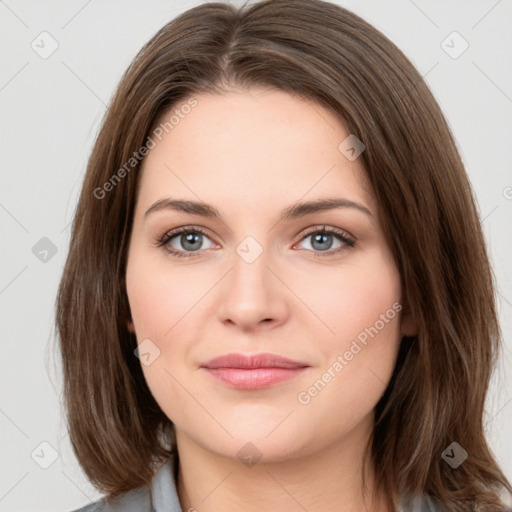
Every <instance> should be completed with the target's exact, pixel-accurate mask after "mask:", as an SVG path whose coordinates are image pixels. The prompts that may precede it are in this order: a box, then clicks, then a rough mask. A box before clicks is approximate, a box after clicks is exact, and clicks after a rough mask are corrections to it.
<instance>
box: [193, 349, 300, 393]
mask: <svg viewBox="0 0 512 512" xmlns="http://www.w3.org/2000/svg"><path fill="white" fill-rule="evenodd" d="M201 368H203V369H204V370H205V371H206V372H207V373H208V374H209V375H210V376H211V377H213V378H214V379H216V380H218V381H220V382H222V383H223V384H225V385H227V386H229V387H232V388H236V389H245V390H250V389H263V388H268V387H271V386H273V385H275V384H278V383H280V382H283V381H286V380H290V379H293V378H295V377H297V376H298V375H299V374H301V373H302V372H304V371H305V370H306V369H307V368H309V365H307V364H305V363H302V362H299V361H293V360H291V359H288V358H286V357H282V356H278V355H275V354H254V355H249V356H246V355H244V354H227V355H225V356H221V357H217V358H215V359H212V360H210V361H207V362H206V363H203V364H202V365H201Z"/></svg>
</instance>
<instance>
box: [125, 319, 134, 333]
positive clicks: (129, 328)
mask: <svg viewBox="0 0 512 512" xmlns="http://www.w3.org/2000/svg"><path fill="white" fill-rule="evenodd" d="M126 326H127V327H128V331H129V332H131V333H133V334H135V325H134V324H133V322H132V321H131V320H129V321H128V322H127V324H126Z"/></svg>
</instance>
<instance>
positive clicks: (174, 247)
mask: <svg viewBox="0 0 512 512" xmlns="http://www.w3.org/2000/svg"><path fill="white" fill-rule="evenodd" d="M313 235H314V236H313ZM309 238H311V242H310V246H311V247H312V250H310V249H308V250H310V252H313V254H314V256H319V257H324V256H332V255H334V254H339V253H341V252H343V251H346V250H348V249H350V248H351V247H354V246H355V245H356V242H355V239H354V238H353V237H352V236H350V235H349V234H348V233H346V232H345V231H342V230H340V229H337V228H326V227H325V226H322V227H321V226H316V227H314V228H312V229H310V230H309V232H308V233H306V234H305V235H304V236H303V237H302V238H301V240H300V242H299V244H300V243H302V242H304V241H306V240H308V239H309ZM205 239H206V240H210V238H209V237H208V235H207V233H206V231H204V230H203V229H201V228H199V227H182V228H177V229H175V230H173V231H170V232H168V233H166V234H165V235H163V236H162V237H161V238H160V239H158V240H157V242H156V246H157V247H161V248H162V249H163V250H164V251H166V252H167V253H169V254H172V255H173V256H177V257H179V258H181V257H185V258H193V257H196V256H200V254H201V252H200V251H202V250H204V249H211V248H212V245H210V246H209V247H204V246H203V243H204V241H205ZM333 240H334V242H333ZM336 241H337V242H338V247H336V248H334V249H332V246H333V243H334V244H335V242H336ZM210 242H211V240H210ZM211 244H213V243H212V242H211ZM297 245H298V244H295V246H297ZM295 246H294V247H295ZM194 253H197V254H194Z"/></svg>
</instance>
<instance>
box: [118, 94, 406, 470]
mask: <svg viewBox="0 0 512 512" xmlns="http://www.w3.org/2000/svg"><path fill="white" fill-rule="evenodd" d="M194 99H195V102H192V101H189V102H183V103H182V104H180V105H176V106H174V107H173V109H172V110H173V111H175V110H178V111H179V112H181V113H182V115H180V116H178V117H176V119H178V122H175V123H173V127H172V129H169V128H168V130H167V133H166V132H165V130H160V131H159V132H158V135H159V137H153V139H154V141H155V142H156V145H155V146H154V147H153V148H152V149H151V150H150V152H149V154H148V155H147V157H146V158H145V160H144V164H143V169H142V176H141V182H140V191H139V192H140V193H139V196H138V201H137V205H136V211H135V217H134V224H133V229H132V233H131V239H130V246H129V254H128V264H127V274H126V283H127V294H128V299H129V303H130V309H131V314H132V320H133V322H132V323H130V324H129V328H130V329H131V330H132V331H134V332H135V333H136V337H137V341H138V343H139V345H140V346H139V350H140V353H141V354H145V355H144V356H142V357H141V364H142V369H143V372H144V376H145V379H146V381H147V384H148V386H149V389H150V390H151V392H152V394H153V395H154V397H155V399H156V401H157V402H158V404H159V405H160V407H161V408H162V410H163V411H164V412H165V414H166V415H167V416H168V417H169V418H170V419H171V420H172V421H173V422H174V424H175V426H176V429H177V432H178V433H179V434H178V440H179V438H180V436H186V437H187V439H188V440H192V441H193V442H194V443H196V444H197V445H200V446H201V447H202V448H203V449H206V450H209V451H211V452H214V453H216V454H218V455H221V456H225V457H232V458H235V457H237V453H238V452H239V450H240V449H241V448H242V447H243V446H244V445H246V443H249V442H250V443H252V445H254V446H255V447H256V448H257V449H258V451H259V453H260V454H261V456H262V457H263V458H264V460H266V461H278V460H284V459H286V458H291V457H296V456H299V455H309V454H312V453H314V452H318V451H320V450H322V449H324V448H326V447H328V446H330V445H333V444H335V443H343V441H347V440H348V439H355V436H360V437H361V438H362V436H364V435H366V434H368V433H369V430H370V429H371V428H372V426H373V411H374V407H375V405H376V403H377V402H378V400H379V399H380V397H381V396H382V394H383V392H384V390H385V388H386V386H387V383H388V382H389V379H390V377H391V374H392V372H393V368H394V365H395V361H396V356H397V351H398V347H399V342H400V338H401V336H403V335H405V334H408V333H407V332H406V328H405V326H406V323H405V322H404V319H403V318H402V314H401V313H400V309H401V284H400V277H399V274H398V271H397V268H396V266H395V263H394V260H393V258H392V255H391V253H390V250H389V248H388V246H387V244H386V241H385V239H384V236H383V233H382V230H381V227H380V225H379V218H378V214H377V205H376V203H375V202H374V199H373V197H372V195H371V193H370V191H369V189H368V187H367V186H365V184H364V170H363V168H362V164H361V162H360V159H359V158H355V159H354V155H356V153H355V152H353V151H350V149H348V150H347V148H348V147H349V146H350V141H351V139H349V140H348V141H346V142H344V144H342V146H341V149H340V144H341V143H342V142H343V141H344V140H345V139H346V138H347V137H348V136H349V135H350V134H349V133H348V132H347V131H346V129H345V128H344V126H343V125H342V124H341V123H340V121H339V120H338V119H337V118H335V117H334V115H333V114H332V113H331V112H330V111H328V110H326V109H324V108H323V107H321V106H320V105H318V104H315V103H311V102H308V101H306V100H302V99H299V98H296V97H293V96H291V95H289V94H287V93H285V92H282V91H269V90H263V89H251V90H240V91H238V90H237V91H233V92H230V93H226V94H225V95H209V94H204V95H196V96H194ZM187 104H188V105H195V106H193V108H192V107H191V108H186V107H184V105H187ZM185 112H186V114H184V113H185ZM167 117H169V116H167ZM162 132H163V133H162ZM159 138H161V140H159ZM356 150H357V148H356ZM356 156H357V155H356ZM349 157H350V158H349ZM325 199H331V200H340V202H339V204H338V206H337V207H336V208H330V209H325V208H324V209H317V210H315V209H314V208H308V207H304V208H299V207H298V205H299V203H301V204H302V203H306V202H307V203H310V202H312V203H315V202H318V201H320V200H325ZM178 200H179V201H192V202H198V203H200V204H202V205H203V206H204V204H208V205H210V206H211V210H212V211H213V210H214V211H215V212H216V214H217V216H213V215H204V212H202V213H203V214H201V212H200V211H198V210H197V209H195V210H193V209H190V208H184V209H181V208H179V206H178V205H177V204H176V203H174V206H172V204H171V203H170V201H178ZM181 204H182V206H183V205H184V203H181ZM324 206H325V205H324ZM283 212H285V214H284V215H283ZM323 229H324V231H322V230H323ZM178 230H182V232H178ZM263 353H265V354H267V355H268V354H270V355H271V356H269V357H267V358H260V359H258V358H256V359H255V360H253V361H252V363H253V368H252V369H247V368H245V369H241V368H240V367H241V366H243V365H242V364H241V361H240V358H238V359H237V358H234V360H231V361H227V362H226V361H224V362H221V363H219V364H218V365H215V364H214V363H211V364H209V361H211V360H212V359H214V358H217V357H219V356H225V355H227V354H239V355H240V354H242V355H243V356H252V355H258V354H263ZM277 356H279V357H283V358H288V359H289V360H291V361H292V362H293V364H291V366H287V365H284V364H283V363H282V362H279V361H278V360H276V357H277ZM205 365H206V366H205ZM272 365H274V367H270V366H272ZM285 366H286V367H285ZM257 368H259V369H257ZM178 442H179V441H178ZM247 446H249V445H247ZM247 446H246V448H244V449H246V450H247V449H249V450H254V448H252V447H251V448H247ZM178 448H179V444H178Z"/></svg>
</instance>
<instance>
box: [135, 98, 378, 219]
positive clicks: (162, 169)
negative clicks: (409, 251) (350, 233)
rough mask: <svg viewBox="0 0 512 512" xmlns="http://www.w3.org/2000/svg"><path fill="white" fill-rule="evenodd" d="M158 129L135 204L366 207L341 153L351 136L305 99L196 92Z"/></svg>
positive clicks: (356, 169)
mask: <svg viewBox="0 0 512 512" xmlns="http://www.w3.org/2000/svg"><path fill="white" fill-rule="evenodd" d="M191 99H192V100H193V101H191ZM187 105H194V106H193V107H190V106H188V107H187ZM171 118H172V119H171ZM166 122H167V125H165V124H164V123H166ZM159 127H160V130H159V132H157V133H158V134H159V137H154V136H153V140H154V141H155V142H156V145H155V146H154V147H153V148H152V149H151V150H150V151H149V153H148V155H147V156H146V158H145V159H144V162H143V166H142V177H141V183H140V196H139V197H140V200H141V203H144V204H147V203H149V202H150V201H155V200H157V199H159V198H161V197H163V196H164V195H177V196H180V197H189V198H194V199H195V200H198V199H204V200H206V199H208V202H210V203H215V202H216V203H217V204H218V205H221V206H222V204H223V203H224V202H225V201H236V202H237V203H239V204H242V205H244V207H246V208H255V209H258V208H260V209H261V208H262V207H264V206H265V204H266V202H267V201H270V202H273V201H277V200H279V198H280V197H281V198H283V200H282V201H280V204H281V203H283V202H285V199H284V198H285V197H286V198H287V199H286V201H287V202H290V201H294V200H295V201H296V200H299V199H301V198H305V199H310V198H313V197H319V196H325V195H329V196H331V197H332V196H333V195H342V196H350V197H349V198H350V199H353V200H358V201H360V202H366V204H369V205H370V206H371V203H372V198H371V196H370V195H369V193H368V187H367V185H366V184H365V174H364V169H363V168H362V165H361V163H360V160H359V159H356V160H353V161H351V160H349V159H347V157H346V156H345V154H344V153H343V152H342V151H341V150H340V144H341V143H342V142H343V141H344V140H346V139H347V137H348V136H349V135H350V133H349V132H348V131H347V130H346V128H345V126H344V125H343V123H342V122H341V121H340V120H339V119H338V118H337V117H336V116H335V115H334V114H333V113H332V112H331V111H329V110H328V109H326V108H324V107H323V106H321V105H319V104H317V103H315V102H312V101H311V100H308V99H303V98H299V97H298V96H294V95H290V94H288V93H286V92H284V91H278V90H268V89H257V88H254V89H250V90H234V91H232V92H229V93H226V94H222V95H220V94H198V95H194V96H192V97H191V98H187V99H186V100H184V101H182V102H180V103H178V104H176V105H174V106H173V107H172V108H171V109H170V110H169V111H168V112H166V113H165V114H164V115H163V116H162V118H161V122H160V124H159ZM153 133H154V132H153ZM160 139H161V140H160ZM305 196H307V197H305ZM144 204H143V205H144Z"/></svg>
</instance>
